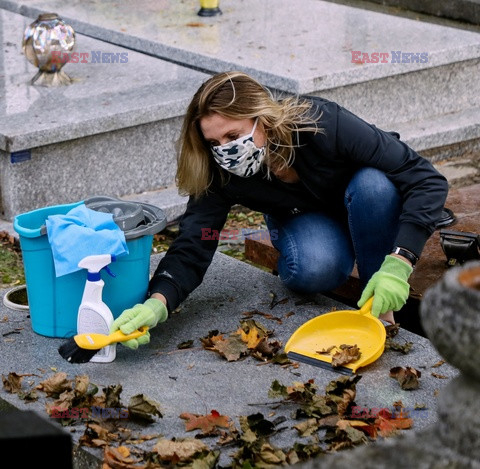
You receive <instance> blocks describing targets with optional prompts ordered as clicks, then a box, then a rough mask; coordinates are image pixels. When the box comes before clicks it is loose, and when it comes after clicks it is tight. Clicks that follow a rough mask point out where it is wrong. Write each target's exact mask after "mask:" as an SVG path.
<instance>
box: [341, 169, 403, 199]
mask: <svg viewBox="0 0 480 469" xmlns="http://www.w3.org/2000/svg"><path fill="white" fill-rule="evenodd" d="M353 199H355V202H358V203H361V204H366V205H367V206H370V207H371V206H375V205H381V206H386V205H390V204H392V203H393V204H401V197H400V193H399V192H398V189H397V188H396V187H395V185H394V184H393V183H392V181H390V179H388V177H387V176H386V174H385V173H384V172H383V171H380V170H379V169H376V168H362V169H360V170H358V171H357V172H356V173H355V174H354V175H353V177H352V179H351V180H350V183H349V184H348V187H347V191H346V202H347V204H348V203H351V202H352V201H353Z"/></svg>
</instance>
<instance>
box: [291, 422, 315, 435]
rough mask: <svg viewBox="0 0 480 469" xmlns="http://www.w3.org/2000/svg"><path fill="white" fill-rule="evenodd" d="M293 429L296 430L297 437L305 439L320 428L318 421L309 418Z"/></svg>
mask: <svg viewBox="0 0 480 469" xmlns="http://www.w3.org/2000/svg"><path fill="white" fill-rule="evenodd" d="M293 428H295V430H297V432H298V434H299V436H301V437H305V436H311V435H313V434H314V433H315V432H316V431H317V430H318V429H319V428H320V426H319V425H318V419H316V418H311V419H307V420H304V421H303V422H301V423H298V424H297V425H294V426H293Z"/></svg>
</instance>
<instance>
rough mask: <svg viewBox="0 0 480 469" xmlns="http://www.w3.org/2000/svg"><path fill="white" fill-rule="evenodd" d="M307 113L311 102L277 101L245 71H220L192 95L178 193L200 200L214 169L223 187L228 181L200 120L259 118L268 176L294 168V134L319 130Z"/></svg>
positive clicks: (181, 150)
mask: <svg viewBox="0 0 480 469" xmlns="http://www.w3.org/2000/svg"><path fill="white" fill-rule="evenodd" d="M310 108H311V104H310V103H309V102H307V101H300V100H299V99H298V98H294V97H288V98H285V99H282V100H280V101H277V100H275V99H274V97H273V95H272V94H271V93H270V91H269V90H268V89H266V88H265V87H264V86H263V85H261V84H260V83H259V82H257V81H256V80H254V79H253V78H251V77H250V76H248V75H247V74H245V73H243V72H237V71H233V72H224V73H219V74H217V75H215V76H213V77H212V78H210V79H208V80H207V81H206V82H205V83H203V84H202V86H200V88H199V89H198V91H197V92H196V93H195V95H194V96H193V98H192V101H191V102H190V105H189V106H188V109H187V113H186V115H185V119H184V122H183V126H182V130H181V134H180V141H179V142H180V148H179V153H178V166H177V174H176V182H177V185H178V188H179V192H180V194H182V195H192V196H194V197H196V198H197V197H200V196H201V195H203V194H204V193H205V192H207V190H208V188H209V187H210V184H211V183H212V180H213V175H214V172H213V171H214V170H215V169H218V171H219V172H220V176H221V180H222V183H225V182H226V177H225V176H226V174H225V172H224V171H223V170H222V169H220V167H218V166H217V165H215V164H214V163H213V158H212V156H211V151H210V146H209V144H208V143H207V142H206V141H205V139H204V138H203V134H202V131H201V129H200V119H202V118H203V117H205V116H208V115H211V114H212V113H217V114H220V115H222V116H224V117H228V118H231V119H239V120H240V119H250V118H256V117H258V120H259V122H261V123H262V124H263V128H264V129H265V134H266V137H267V153H266V164H267V168H268V171H270V170H276V171H277V170H278V171H281V170H283V169H286V168H287V167H289V166H291V164H292V163H293V158H294V151H293V149H294V147H295V146H296V144H295V142H294V137H293V134H294V132H301V131H313V132H321V131H322V130H321V129H320V128H319V127H317V125H316V123H315V121H314V120H313V119H312V117H311V116H310V113H309V111H310ZM268 174H270V173H268Z"/></svg>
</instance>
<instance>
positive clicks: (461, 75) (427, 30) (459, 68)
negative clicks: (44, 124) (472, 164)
mask: <svg viewBox="0 0 480 469" xmlns="http://www.w3.org/2000/svg"><path fill="white" fill-rule="evenodd" d="M0 6H1V7H3V8H7V9H11V10H13V11H21V12H22V13H23V14H29V15H30V16H35V15H36V14H38V13H39V12H41V11H44V10H45V9H53V10H55V11H56V12H57V13H58V14H60V15H61V16H62V17H63V18H65V19H66V20H68V22H70V24H72V26H73V27H74V28H75V29H76V30H77V31H78V32H80V33H85V34H88V35H90V36H93V37H96V38H98V39H101V40H105V41H108V42H112V43H115V44H118V45H121V46H123V47H127V48H131V49H133V50H139V51H143V52H146V53H148V54H151V55H153V56H156V57H159V58H162V59H165V60H169V61H173V62H176V63H180V64H182V65H185V66H188V67H192V68H197V69H202V70H205V71H208V72H209V73H214V72H219V71H225V70H229V69H240V70H244V71H246V72H248V73H250V74H251V75H253V76H254V77H256V78H257V79H259V80H260V81H261V82H262V83H263V84H265V85H266V86H268V87H270V88H271V89H274V90H277V91H279V92H280V93H286V94H290V93H299V94H320V95H322V96H325V97H327V98H331V99H333V100H335V101H338V102H339V103H340V104H342V105H345V106H346V107H348V108H349V109H351V110H352V111H353V112H355V113H357V114H359V115H360V116H361V117H364V118H365V119H367V120H369V121H372V122H373V123H375V124H376V125H379V126H392V125H395V124H398V123H400V122H406V121H410V120H411V119H412V117H415V118H426V117H429V116H435V115H442V114H445V113H450V112H460V111H462V110H465V109H470V108H474V107H479V106H480V81H479V80H478V75H479V71H480V68H479V59H480V34H478V33H477V32H475V31H467V30H462V29H458V28H454V27H451V26H444V25H441V24H432V23H427V22H422V21H415V20H413V19H410V18H404V17H401V16H393V15H388V14H384V13H381V12H378V11H371V10H366V9H361V8H355V7H352V6H347V5H340V4H336V3H331V2H326V1H320V0H303V1H302V2H299V3H298V4H297V5H296V7H295V8H292V6H291V1H290V0H265V1H263V2H257V1H256V0H244V1H242V2H236V1H234V0H224V1H223V2H222V11H223V15H221V16H217V17H213V18H201V17H199V16H197V14H196V13H197V11H198V1H197V0H189V1H185V2H173V3H168V4H164V5H157V6H156V7H155V8H152V7H151V6H149V5H148V4H147V3H140V4H139V5H138V11H139V12H140V17H139V16H138V15H132V14H131V3H130V2H129V1H127V0H119V1H117V2H116V3H115V14H114V15H112V14H111V12H110V11H109V10H107V9H105V8H103V6H102V5H101V4H99V3H95V4H90V3H88V4H85V3H84V2H81V1H80V0H76V1H72V2H59V1H58V0H34V1H29V2H28V3H27V2H25V1H24V0H0ZM142 11H144V12H145V14H143V15H142ZM252 11H255V12H256V14H255V15H254V17H252V15H251V12H252ZM147 12H148V13H147ZM312 21H313V22H314V23H315V25H316V26H315V28H312V27H311V25H312ZM293 24H294V25H295V30H294V31H292V25H293ZM267 31H268V33H267ZM354 53H355V54H354ZM372 53H377V54H384V55H383V56H381V57H380V58H383V59H384V60H383V62H382V63H371V62H370V59H372V60H373V59H374V57H373V56H372V55H371V54H372ZM409 54H413V56H410V55H409ZM377 62H378V57H377ZM452 96H455V99H452ZM477 117H478V116H477Z"/></svg>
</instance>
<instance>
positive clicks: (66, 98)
mask: <svg viewBox="0 0 480 469" xmlns="http://www.w3.org/2000/svg"><path fill="white" fill-rule="evenodd" d="M34 17H35V16H33V17H30V18H27V17H25V16H21V15H18V14H14V13H11V12H9V11H6V10H0V42H1V43H2V47H1V48H0V149H1V150H4V151H6V152H7V153H10V152H15V151H19V150H25V149H30V148H35V147H40V146H43V145H47V144H51V143H56V142H64V141H66V140H72V139H76V138H80V137H85V136H89V135H94V134H99V133H102V132H110V131H113V130H117V129H122V128H126V127H132V126H138V125H143V124H148V123H152V122H156V121H161V120H167V119H171V118H176V117H179V116H182V115H183V114H184V111H185V107H186V106H187V104H188V102H189V101H190V99H191V95H192V94H193V93H194V91H195V90H196V89H197V88H198V86H199V85H200V83H202V82H203V81H204V80H205V79H206V77H207V75H205V74H203V73H200V72H197V71H194V70H191V69H186V68H183V67H181V66H178V65H175V64H172V63H169V62H166V61H163V60H159V59H157V58H154V57H150V56H148V55H144V54H141V53H138V52H134V51H131V50H127V49H124V48H122V47H119V46H116V45H112V44H108V43H106V42H102V41H99V40H96V39H92V38H90V37H87V36H84V35H82V34H78V33H77V38H76V46H75V51H76V52H78V53H88V54H89V56H88V58H87V57H85V60H86V61H87V63H68V64H66V65H65V66H64V67H63V70H64V71H65V73H67V74H68V75H69V76H70V77H71V78H73V79H74V83H73V84H72V85H70V86H65V87H59V88H45V87H40V86H31V85H30V83H29V81H30V80H31V78H32V77H33V76H34V75H35V73H36V71H37V69H36V68H35V67H34V66H33V65H32V64H30V63H29V62H28V61H27V60H26V58H25V57H24V55H23V52H22V46H21V38H22V34H23V31H24V29H25V28H26V26H28V25H29V24H30V23H31V22H32V21H33V19H32V18H34ZM92 51H95V52H98V51H100V52H101V53H102V54H107V53H112V54H115V56H117V54H118V56H117V57H118V60H119V63H108V62H100V63H99V62H95V61H94V58H93V54H92ZM121 54H123V55H121ZM103 57H105V59H103ZM110 57H111V56H110ZM100 60H109V58H108V57H107V56H102V58H101V59H100ZM110 60H111V59H110ZM120 60H123V61H125V63H120ZM138 138H141V136H139V137H138ZM130 143H132V144H133V145H135V141H131V142H130ZM160 144H161V142H160V141H158V142H157V145H160Z"/></svg>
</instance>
